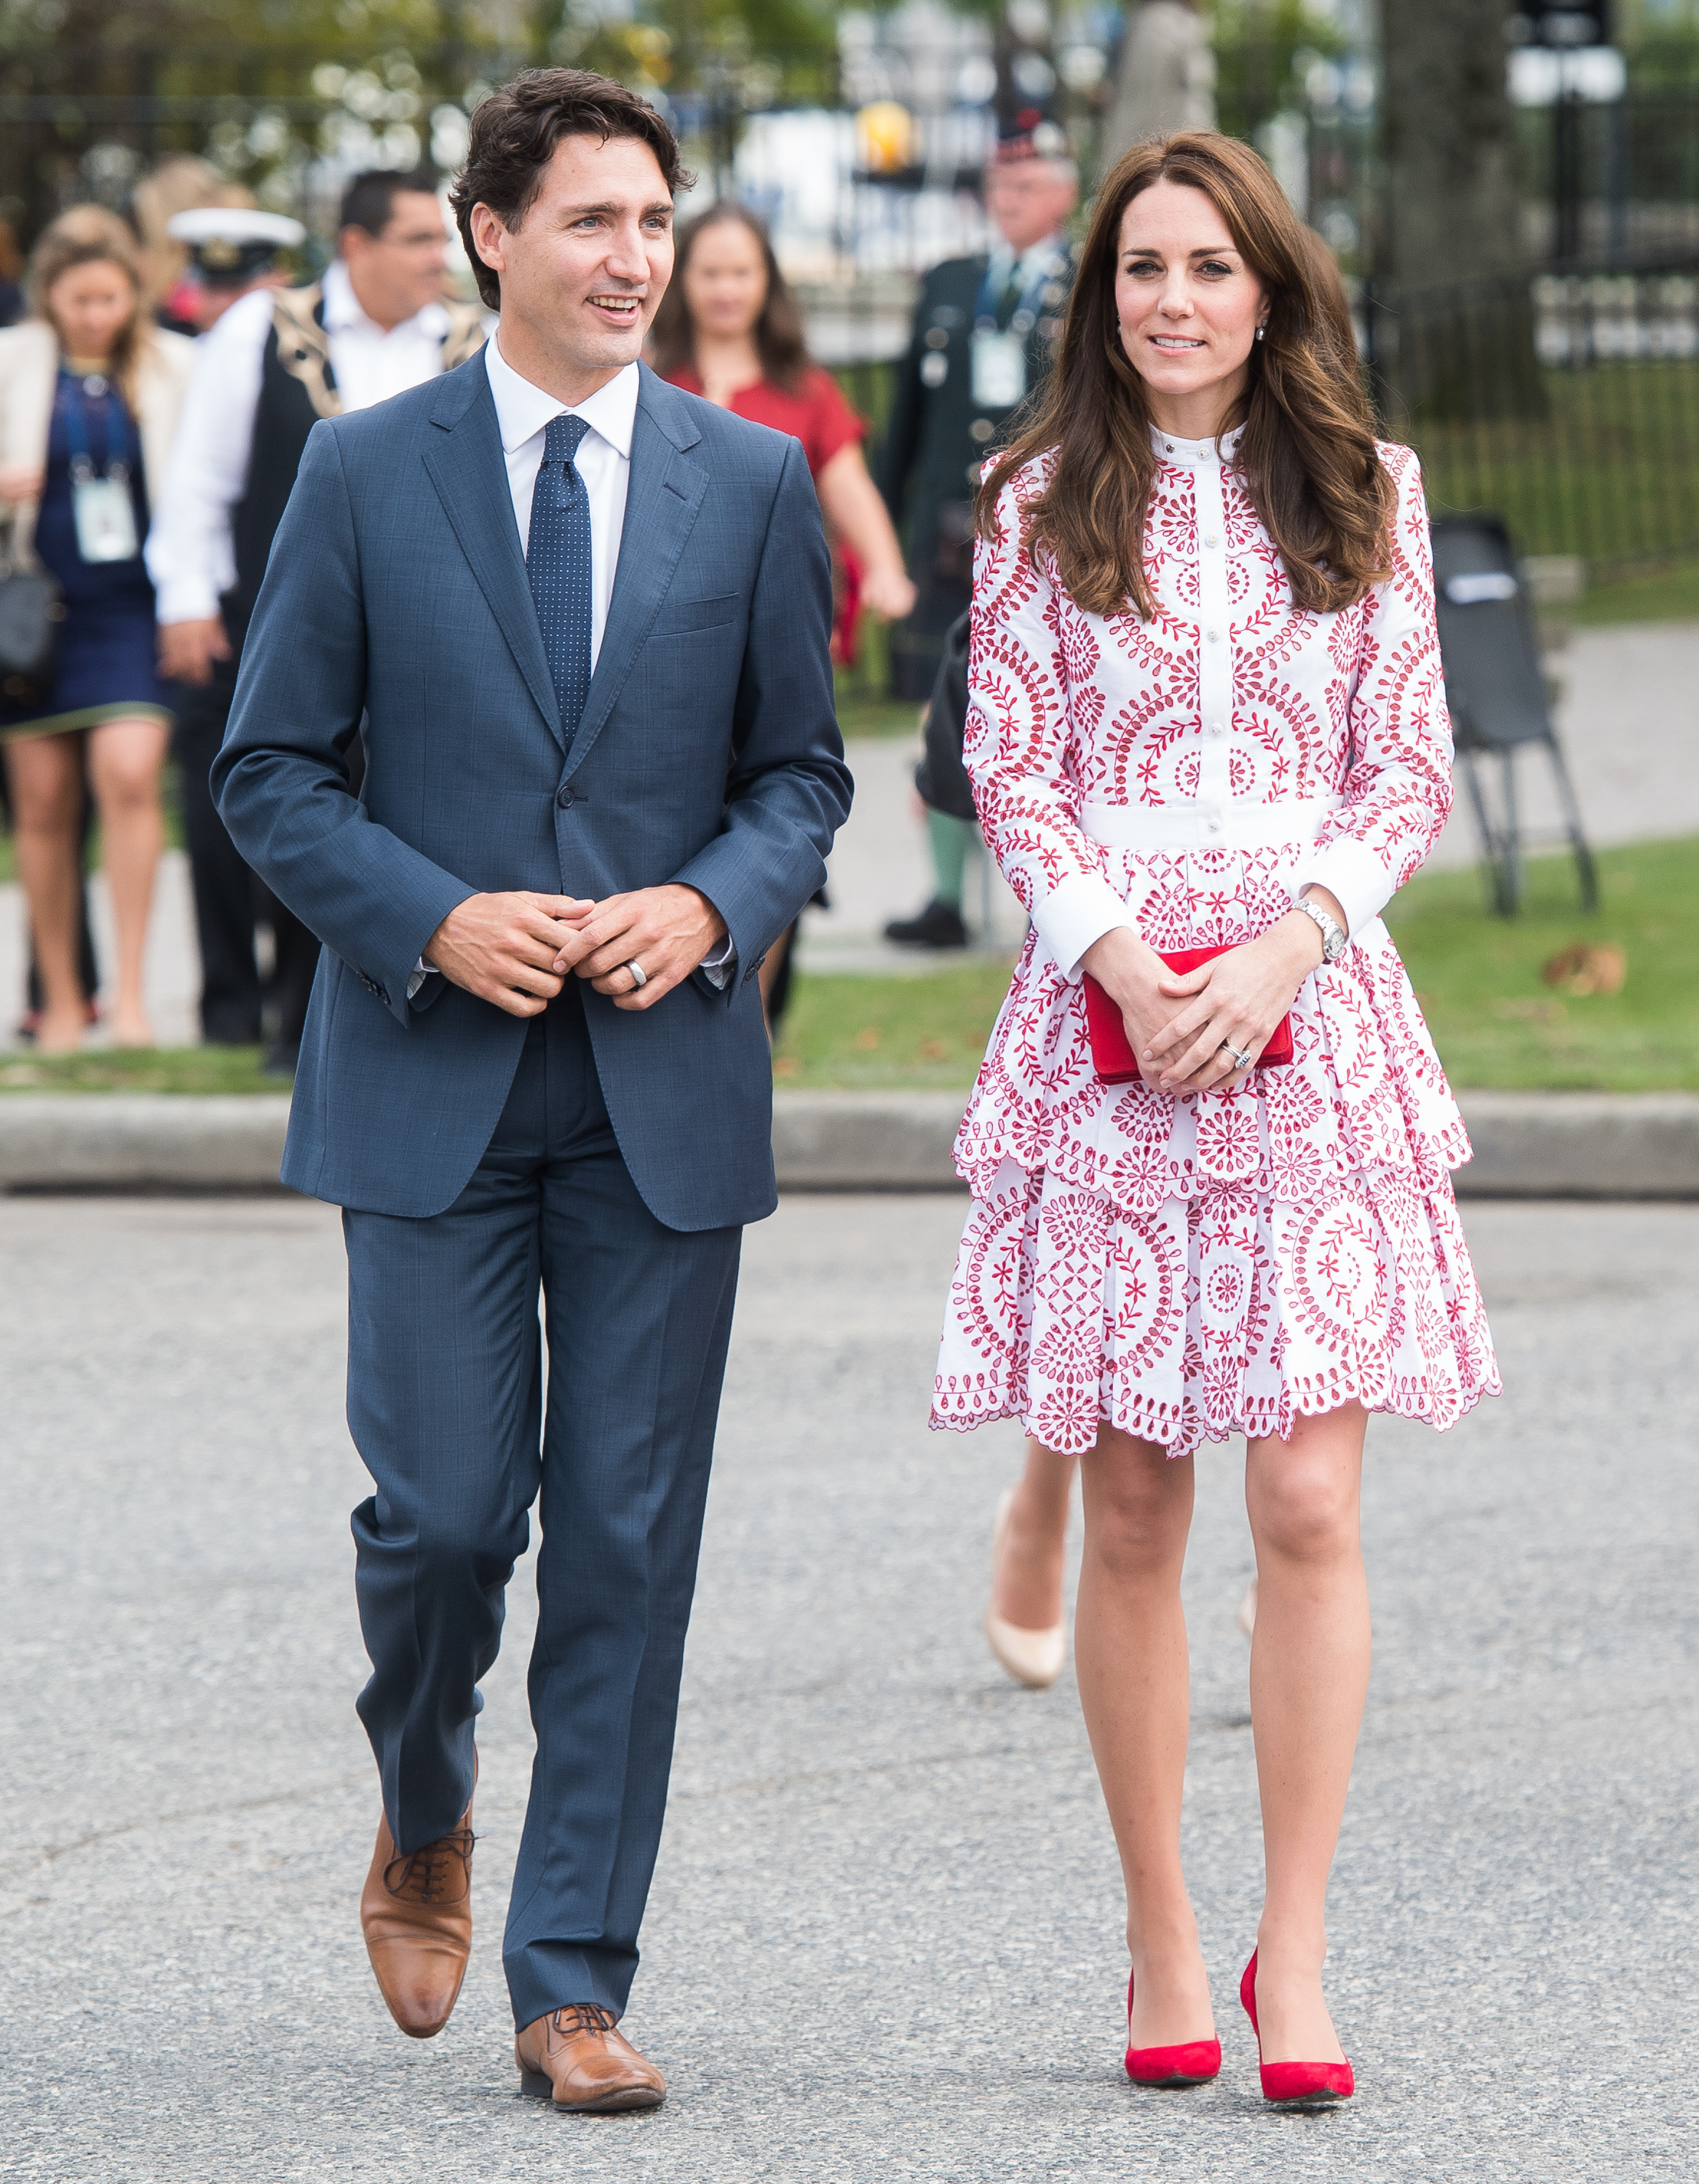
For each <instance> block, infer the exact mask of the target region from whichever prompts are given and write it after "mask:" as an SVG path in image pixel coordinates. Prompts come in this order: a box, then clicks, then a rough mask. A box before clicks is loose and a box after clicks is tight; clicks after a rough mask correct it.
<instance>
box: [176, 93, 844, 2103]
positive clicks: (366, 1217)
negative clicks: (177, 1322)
mask: <svg viewBox="0 0 1699 2184" xmlns="http://www.w3.org/2000/svg"><path fill="white" fill-rule="evenodd" d="M683 179H684V178H683V177H682V175H681V170H680V168H679V164H678V151H677V144H676V143H675V142H674V139H673V137H672V135H671V131H669V130H668V128H667V126H666V123H665V122H664V121H662V120H661V119H660V116H659V115H658V114H656V113H655V111H654V109H652V108H650V107H649V106H647V105H645V104H644V103H643V102H642V101H641V100H639V99H638V98H637V97H635V96H634V95H633V94H632V93H631V92H627V91H626V90H624V89H623V88H621V86H619V85H617V84H614V83H610V82H608V81H605V80H604V79H603V78H601V77H599V76H594V75H588V74H586V73H584V72H582V71H579V70H565V69H554V70H538V71H534V72H532V73H529V74H527V75H522V76H521V77H520V78H519V79H517V81H515V82H514V83H512V84H510V85H509V86H506V87H505V88H504V89H503V90H501V91H499V92H496V93H494V94H493V96H492V97H489V98H488V99H487V100H486V101H485V102H484V103H483V104H482V106H481V107H480V108H479V109H478V111H477V114H476V117H475V119H474V121H473V125H472V136H471V152H470V156H469V159H468V163H467V166H466V170H465V174H464V175H463V176H462V177H461V180H460V182H459V184H458V185H457V186H456V189H455V192H454V198H455V209H456V213H457V216H458V218H459V220H460V230H461V233H462V235H463V236H464V237H465V242H466V245H467V249H468V252H469V254H470V255H471V259H472V261H473V264H474V266H475V269H476V272H477V276H478V282H479V287H480V289H481V291H482V294H483V297H484V299H485V301H486V303H487V304H490V305H491V306H492V307H493V308H499V310H500V315H501V316H500V324H499V329H498V331H497V333H496V336H495V338H494V339H493V341H492V342H491V343H489V344H488V346H487V348H486V350H485V351H484V354H483V355H482V356H481V357H478V358H475V359H472V360H471V362H469V363H468V364H466V365H463V366H462V367H461V368H460V370H456V371H454V372H451V373H448V374H447V375H445V376H443V377H441V378H439V379H437V380H434V381H432V382H430V383H429V384H428V385H426V386H425V387H420V388H418V389H417V390H416V391H415V392H414V393H410V394H404V395H402V396H399V397H398V398H396V399H395V400H393V401H391V402H387V403H384V404H380V405H379V406H378V407H376V409H368V410H365V411H364V412H361V413H359V414H357V415H352V416H348V417H344V418H341V419H338V420H336V421H332V422H328V423H324V424H320V425H319V426H316V427H315V430H314V432H313V434H312V437H311V438H310V439H309V442H308V444H307V452H306V455H305V458H304V461H303V463H302V465H301V471H300V476H299V482H298V484H297V486H296V487H295V490H294V494H293V497H292V499H291V501H290V504H289V507H288V511H287V515H286V516H285V517H284V520H283V524H282V526H281V530H280V531H279V532H278V535H277V541H276V546H275V547H274V549H273V551H272V554H271V560H270V567H269V569H268V571H267V574H266V577H265V586H264V588H263V590H262V591H261V593H260V595H259V605H258V608H257V610H256V612H255V615H254V618H253V627H252V631H251V633H250V635H249V638H248V644H247V648H246V649H245V651H244V653H243V655H242V674H241V681H240V685H239V687H238V689H237V696H236V702H235V705H234V708H233V710H232V714H231V726H230V731H229V734H228V736H227V738H226V742H225V744H224V747H223V749H222V750H221V751H220V755H219V757H218V760H217V762H216V764H215V766H214V775H213V778H214V789H215V793H216V794H217V797H218V801H219V809H220V812H221V813H222V815H223V817H224V820H225V822H226V826H227V827H229V829H230V832H231V837H232V838H233V839H234V840H235V842H236V843H237V846H238V848H239V849H240V850H241V851H242V855H244V856H245V857H246V858H247V859H248V861H249V862H250V863H251V864H252V865H253V866H254V867H255V869H256V870H257V871H258V872H260V873H261V874H262V875H263V877H265V881H266V883H267V884H268V885H269V886H270V887H271V888H272V889H274V890H275V891H276V894H278V895H279V896H280V897H281V900H283V901H284V902H286V903H287V904H288V905H289V906H290V908H291V909H292V910H293V911H296V912H297V914H298V916H299V917H301V918H303V919H304V922H306V923H307V924H308V925H309V927H311V928H312V929H313V930H314V931H315V933H318V934H319V936H320V939H322V941H323V942H324V944H325V945H324V950H323V953H322V955H321V957H320V964H319V971H318V978H317V982H316V983H315V988H314V991H313V1000H312V1006H311V1011H310V1012H309V1017H308V1020H307V1027H306V1034H305V1037H304V1042H303V1046H302V1052H301V1064H300V1072H299V1074H298V1078H297V1079H296V1086H295V1098H294V1105H293V1108H292V1113H291V1117H290V1125H289V1137H288V1144H287V1150H286V1151H285V1154H284V1163H283V1178H284V1180H285V1182H287V1183H289V1184H293V1185H294V1186H295V1188H296V1189H297V1190H303V1191H306V1192H309V1193H311V1194H312V1195H315V1196H318V1197H320V1198H326V1199H330V1200H331V1201H335V1202H336V1203H337V1204H339V1205H341V1206H343V1209H344V1210H343V1229H344V1234H345V1236H346V1240H347V1245H348V1323H349V1325H348V1422H349V1426H350V1429H351V1431H352V1433H353V1435H354V1440H355V1442H356V1444H357V1446H358V1447H359V1452H360V1455H361V1457H362V1458H363V1459H364V1461H365V1464H366V1467H367V1468H368V1469H369V1470H370V1473H371V1476H372V1480H373V1484H374V1488H375V1491H374V1492H373V1494H372V1495H371V1496H370V1499H368V1500H367V1501H365V1502H362V1503H361V1504H360V1506H359V1508H358V1509H356V1511H355V1512H354V1538H355V1541H356V1546H357V1549H358V1560H357V1580H356V1581H357V1588H358V1594H359V1611H360V1621H361V1628H362V1630H363V1631H364V1634H365V1641H366V1646H367V1650H368V1652H370V1656H371V1662H372V1675H371V1680H370V1682H369V1683H368V1685H366V1687H365V1691H364V1692H363V1693H362V1695H361V1697H360V1701H359V1711H360V1715H361V1718H362V1719H363V1721H364V1722H365V1727H366V1730H367V1731H368V1733H369V1735H370V1738H371V1742H372V1747H373V1750H374V1752H375V1753H376V1758H377V1763H378V1770H379V1775H380V1778H381V1783H382V1819H381V1821H380V1823H379V1826H378V1831H377V1843H376V1850H375V1852H374V1854H373V1858H372V1864H371V1869H370V1873H369V1874H368V1875H367V1880H366V1885H365V1892H364V1895H363V1897H362V1899H361V1919H362V1924H363V1927H364V1931H365V1938H366V1944H367V1948H368V1951H369V1953H370V1958H371V1962H372V1965H373V1969H374V1970H375V1971H376V1975H377V1979H378V1983H379V1986H380V1987H381V1988H382V1992H383V1995H384V1998H385V2000H386V2001H387V2003H388V2005H389V2007H390V2009H391V2011H392V2013H393V2015H394V2016H395V2019H396V2020H397V2022H398V2024H399V2025H401V2027H402V2029H403V2030H404V2031H407V2032H409V2033H411V2034H413V2035H415V2036H417V2037H421V2038H424V2037H427V2036H429V2035H430V2034H432V2033H433V2032H435V2031H438V2030H439V2029H440V2027H441V2026H442V2025H443V2024H444V2023H445V2022H446V2021H447V2019H448V2013H449V2011H450V2010H451V2009H452V2008H453V2007H454V2000H455V1997H456V1996H457V1995H458V1993H459V1991H460V1981H461V1977H462V1975H463V1974H464V1972H465V1964H466V1958H467V1953H468V1951H469V1948H470V1946H471V1914H470V1877H471V1876H470V1861H471V1847H472V1834H471V1802H472V1789H473V1784H474V1780H475V1778H476V1752H475V1750H474V1745H473V1724H474V1722H475V1719H476V1713H477V1710H478V1707H479V1703H480V1702H479V1697H478V1691H477V1685H478V1680H479V1678H480V1677H481V1676H482V1674H484V1673H485V1671H486V1670H487V1669H488V1668H489V1666H490V1664H491V1663H492V1662H493V1660H494V1658H495V1655H496V1649H497V1646H498V1644H499V1640H500V1634H501V1623H502V1612H503V1600H504V1587H505V1585H506V1583H507V1580H508V1579H509V1577H510V1574H511V1573H512V1569H513V1565H514V1563H515V1558H516V1557H518V1556H519V1555H520V1554H521V1553H522V1552H523V1551H524V1549H525V1546H526V1541H527V1537H528V1523H529V1516H528V1513H529V1510H530V1507H531V1504H532V1502H533V1501H534V1500H536V1499H537V1498H538V1496H539V1493H540V1496H541V1508H540V1514H541V1519H542V1525H543V1533H542V1543H541V1547H540V1551H539V1555H538V1609H539V1613H538V1632H537V1643H536V1647H535V1650H534V1652H533V1653H532V1662H531V1672H530V1696H531V1706H532V1721H533V1724H534V1725H535V1728H536V1731H537V1740H538V1749H537V1758H536V1762H535V1766H534V1769H533V1773H532V1790H531V1801H530V1806H529V1809H528V1811H527V1814H526V1823H525V1829H524V1834H523V1836H522V1839H521V1845H520V1850H519V1858H518V1863H517V1866H516V1869H515V1875H514V1884H513V1894H512V1901H511V1904H510V1911H509V1915H508V1925H507V1935H506V1941H505V1944H504V1961H505V1965H506V1970H507V1976H508V1983H509V1986H510V1992H511V1995H512V1999H513V2006H514V2016H515V2025H516V2026H517V2028H518V2036H517V2042H516V2052H517V2055H518V2059H519V2064H520V2069H521V2073H522V2082H523V2083H524V2084H525V2085H526V2088H527V2089H528V2090H531V2091H532V2092H539V2093H542V2094H544V2095H547V2096H549V2097H551V2098H553V2099H554V2101H555V2102H556V2103H558V2104H559V2105H560V2106H561V2107H563V2108H570V2109H620V2108H645V2107H653V2106H655V2104H656V2103H659V2102H660V2099H661V2098H663V2096H664V2093H665V2090H666V2088H665V2081H664V2080H663V2079H662V2077H661V2075H660V2071H659V2070H656V2069H655V2067H654V2066H653V2065H652V2064H649V2062H648V2061H647V2060H646V2059H644V2058H643V2056H642V2055H640V2054H639V2053H638V2051H637V2049H636V2048H634V2047H632V2045H631V2044H630V2042H628V2041H627V2040H626V2038H625V2037H624V2036H623V2035H622V2034H621V2031H619V2029H618V2020H619V2018H620V2016H621V2014H622V2012H623V2011H624V2009H625V2006H626V2001H627V1995H628V1992H629V1990H630V1986H631V1982H632V1974H633V1972H634V1971H635V1969H636V1966H637V1961H638V1947H637V1943H638V1927H639V1925H640V1924H641V1921H642V1917H643V1905H644V1901H645V1898H646V1897H647V1894H648V1890H649V1878H650V1875H651V1873H652V1870H653V1868H654V1864H655V1853H656V1848H657V1846H658V1843H659V1841H660V1825H661V1819H662V1816H663V1814H664V1811H665V1807H666V1785H667V1775H668V1771H669V1768H670V1765H671V1752H672V1740H673V1729H674V1722H675V1719H676V1714H677V1695H678V1683H679V1674H680V1669H681V1664H682V1656H683V1649H684V1635H685V1629H686V1625H687V1624H688V1619H689V1611H690V1599H691V1593H692V1590H693V1587H694V1581H695V1572H696V1560H697V1551H698V1546H699V1539H700V1534H701V1526H702V1512H703V1504H704V1499H705V1494H706V1490H707V1485H708V1470H709V1462H710V1453H711V1449H712V1443H713V1436H714V1424H715V1418H716V1412H717V1409H718V1405H719V1398H720V1385H721V1374H722V1371H723V1368H724V1364H725V1357H726V1346H727V1336H728V1334H729V1330H730V1325H731V1318H732V1304H733V1293H734V1290H735V1288H736V1283H737V1269H738V1245H739V1241H740V1237H741V1233H742V1224H743V1223H744V1222H746V1221H755V1220H760V1219H761V1218H762V1217H765V1216H766V1214H768V1213H770V1212H772V1209H773V1206H774V1203H775V1191H774V1183H773V1169H772V1150H771V1120H772V1115H771V1109H772V1078H771V1069H770V1064H769V1058H768V1051H767V1043H766V1034H765V1030H764V1028H763V1024H762V1018H761V1008H760V991H759V987H758V985H757V983H756V979H755V972H756V970H757V968H758V967H759V965H760V961H761V958H762V956H764V954H765V953H766V949H767V947H768V946H769V944H771V942H772V940H773V939H774V938H775V937H776V936H777V934H779V933H782V932H783V931H784V930H785V928H787V927H788V925H789V923H790V922H791V921H792V919H794V917H796V915H797V913H798V911H799V910H800V909H801V907H802V905H804V903H805V902H806V901H807V900H808V899H809V897H810V895H811V894H812V893H813V892H814V890H815V889H816V888H817V887H818V886H819V884H820V883H821V880H822V877H823V874H824V869H825V857H826V854H827V850H828V849H829V848H830V846H831V843H832V838H833V833H834V831H835V829H836V828H837V827H838V826H839V825H840V824H841V823H842V822H843V820H844V816H845V814H846V812H847V811H848V809H849V802H850V777H849V775H848V773H847V772H846V771H845V769H844V763H843V745H842V744H841V742H840V740H839V738H838V729H837V725H836V721H835V718H834V714H833V695H832V675H831V668H830V665H829V655H828V635H829V627H830V617H831V592H830V580H829V572H828V568H827V554H826V548H825V544H824V541H823V539H822V532H821V525H820V515H819V510H818V507H817V504H816V500H815V497H814V492H813V488H812V487H811V484H810V482H809V476H808V469H807V465H806V463H805V460H804V459H803V453H802V449H801V448H800V447H799V445H798V444H797V443H795V442H794V441H791V440H788V439H785V438H783V437H781V436H780V435H778V434H777V433H774V432H767V431H765V430H764V429H763V428H761V427H760V426H755V425H750V424H748V423H745V422H744V421H742V420H740V419H738V418H736V417H733V416H731V415H728V414H727V413H726V412H724V411H721V410H720V409H715V408H713V407H712V406H710V404H707V403H705V402H701V401H698V400H695V399H694V398H691V397H690V396H688V395H686V394H682V393H678V392H677V390H675V389H674V388H672V387H668V386H666V385H665V384H664V383H663V382H660V380H658V379H656V378H655V376H654V375H653V374H652V373H650V372H649V370H647V369H646V368H645V367H644V366H643V365H641V364H640V363H639V362H638V352H639V350H640V348H641V346H642V343H643V336H644V333H645V331H647V329H648V326H649V321H650V320H651V319H652V318H653V317H654V315H655V308H656V306H657V305H658V304H659V303H660V298H661V295H662V293H663V292H664V290H665V288H666V283H667V280H668V278H669V276H670V274H671V266H672V241H671V221H672V198H673V194H674V192H676V190H677V188H678V187H680V184H681V181H682V180H683ZM356 735H359V736H360V737H361V738H362V741H363V744H364V747H365V761H366V762H365V779H364V783H363V785H362V788H361V790H360V794H359V798H358V799H355V798H354V796H352V795H351V794H349V792H348V779H347V775H346V772H345V770H344V766H343V754H344V753H345V752H346V750H347V749H348V746H349V744H351V742H352V740H353V738H354V737H355V736H356ZM539 1290H540V1291H541V1295H542V1298H543V1317H544V1323H545V1325H546V1330H547V1341H548V1357H549V1375H548V1397H547V1406H546V1413H545V1411H544V1406H543V1357H542V1344H541V1340H540V1338H539V1332H538V1294H539ZM539 1436H540V1440H539Z"/></svg>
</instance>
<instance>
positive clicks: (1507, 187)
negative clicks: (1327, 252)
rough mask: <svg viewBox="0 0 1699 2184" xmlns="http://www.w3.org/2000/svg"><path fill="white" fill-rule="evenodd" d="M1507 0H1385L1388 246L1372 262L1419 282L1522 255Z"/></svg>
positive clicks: (1468, 274)
mask: <svg viewBox="0 0 1699 2184" xmlns="http://www.w3.org/2000/svg"><path fill="white" fill-rule="evenodd" d="M1510 14H1512V0H1382V5H1381V24H1382V29H1381V37H1382V59H1383V67H1384V90H1383V93H1382V124H1381V133H1382V142H1383V144H1384V150H1385V155H1386V215H1385V237H1384V250H1383V253H1382V255H1381V262H1380V265H1379V268H1378V269H1377V270H1378V271H1379V274H1380V275H1381V276H1383V277H1384V278H1385V279H1387V280H1390V281H1393V282H1394V283H1395V285H1396V286H1397V287H1401V288H1425V287H1433V286H1435V285H1439V284H1446V283H1450V282H1452V281H1468V280H1472V279H1474V278H1475V277H1477V276H1480V275H1483V274H1492V273H1507V272H1511V271H1512V270H1516V269H1518V268H1519V267H1520V266H1521V265H1523V264H1524V252H1523V247H1522V207H1521V201H1520V198H1519V197H1518V192H1517V186H1516V142H1515V134H1514V124H1513V120H1512V113H1511V104H1510V99H1509V96H1508V94H1507V92H1506V90H1505V53H1506V50H1507V48H1506V42H1505V35H1504V26H1505V22H1506V20H1507V18H1508V16H1509V15H1510Z"/></svg>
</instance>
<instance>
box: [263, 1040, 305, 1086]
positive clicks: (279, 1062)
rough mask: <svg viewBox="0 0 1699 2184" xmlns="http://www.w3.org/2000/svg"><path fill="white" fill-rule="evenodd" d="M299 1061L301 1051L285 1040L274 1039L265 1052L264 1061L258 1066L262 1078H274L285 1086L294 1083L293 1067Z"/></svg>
mask: <svg viewBox="0 0 1699 2184" xmlns="http://www.w3.org/2000/svg"><path fill="white" fill-rule="evenodd" d="M300 1059H301V1050H300V1048H299V1047H298V1046H297V1045H293V1044H292V1043H291V1042H290V1041H288V1040H287V1039H273V1040H272V1042H271V1044H270V1045H269V1046H268V1047H267V1048H266V1050H265V1060H264V1061H262V1062H261V1063H260V1065H259V1073H260V1075H261V1076H262V1077H276V1078H279V1079H280V1080H281V1082H283V1083H285V1084H293V1083H294V1081H295V1065H296V1063H297V1062H298V1061H299V1060H300Z"/></svg>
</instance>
